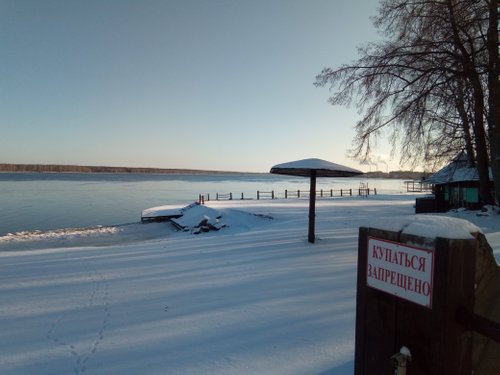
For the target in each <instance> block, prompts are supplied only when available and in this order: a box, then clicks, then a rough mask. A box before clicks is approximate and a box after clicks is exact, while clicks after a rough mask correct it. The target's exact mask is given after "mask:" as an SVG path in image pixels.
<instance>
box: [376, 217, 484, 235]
mask: <svg viewBox="0 0 500 375" xmlns="http://www.w3.org/2000/svg"><path fill="white" fill-rule="evenodd" d="M370 227H371V228H377V229H381V230H387V231H391V232H401V233H404V234H411V235H414V236H419V237H425V238H437V237H441V238H450V239H471V238H474V236H473V233H478V232H479V233H482V231H481V229H479V228H478V227H477V226H476V225H474V224H472V223H471V222H470V221H467V220H464V219H459V218H453V217H448V216H436V215H409V216H396V217H387V218H377V219H376V221H373V223H372V225H370Z"/></svg>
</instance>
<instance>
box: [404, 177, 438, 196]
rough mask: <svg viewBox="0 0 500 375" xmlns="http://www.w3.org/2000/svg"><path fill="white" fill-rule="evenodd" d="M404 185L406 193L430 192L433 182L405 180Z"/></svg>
mask: <svg viewBox="0 0 500 375" xmlns="http://www.w3.org/2000/svg"><path fill="white" fill-rule="evenodd" d="M405 185H406V192H407V193H424V192H428V193H431V192H432V189H433V188H434V185H433V184H429V183H427V182H423V181H415V180H410V181H405Z"/></svg>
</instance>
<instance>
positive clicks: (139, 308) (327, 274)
mask: <svg viewBox="0 0 500 375" xmlns="http://www.w3.org/2000/svg"><path fill="white" fill-rule="evenodd" d="M414 202H415V196H413V195H397V196H396V195H394V196H381V195H379V196H372V197H368V198H363V197H352V198H351V197H349V198H347V197H345V198H336V199H325V200H319V201H318V202H317V207H316V209H317V219H316V234H317V237H318V239H317V241H316V243H315V244H310V243H308V242H307V221H308V218H307V207H308V201H307V200H290V199H288V200H274V201H270V200H268V201H262V200H261V201H226V202H210V203H209V205H208V207H209V208H211V209H213V210H206V209H205V210H204V211H203V215H204V216H210V215H213V214H216V215H220V219H218V222H219V223H220V224H221V225H226V227H224V228H222V229H221V230H219V231H210V232H206V233H205V232H202V233H200V234H197V235H195V234H192V233H191V231H189V230H187V231H183V232H182V231H179V232H175V231H174V230H173V229H172V227H171V225H170V224H168V223H152V224H144V225H142V226H140V227H139V228H134V229H133V231H134V233H135V234H136V235H137V234H139V235H140V232H141V228H144V231H147V232H148V233H150V232H151V231H155V232H157V233H158V232H159V233H164V237H163V238H159V239H158V238H157V239H154V240H151V239H149V240H143V241H141V242H128V243H121V244H120V243H118V244H114V245H112V246H88V236H86V237H85V239H87V242H85V243H86V244H87V245H86V247H82V246H74V245H75V244H78V236H77V238H76V240H75V238H74V237H73V238H71V241H70V242H69V243H70V244H71V245H72V246H73V247H61V244H58V243H57V241H58V237H57V235H55V236H43V235H42V236H40V237H39V238H29V239H26V238H25V237H22V236H19V237H18V238H15V236H11V237H13V238H10V239H9V243H10V244H12V246H13V247H12V248H19V247H16V246H15V245H16V243H18V242H22V241H27V240H29V241H31V246H28V247H24V250H11V251H2V252H0V266H1V270H2V272H1V273H0V295H1V300H2V301H1V304H0V332H1V341H0V343H1V344H0V369H1V370H0V373H2V374H83V373H85V374H218V375H220V374H322V375H326V374H329V375H344V374H352V373H353V356H354V322H355V293H356V262H357V240H358V228H359V227H360V226H376V225H377V222H380V223H382V222H384V223H386V224H385V225H387V222H390V220H391V218H394V217H396V216H398V217H399V216H400V215H413V213H414V208H413V205H414ZM145 208H146V207H145ZM447 216H454V217H459V218H464V219H467V220H469V221H471V222H473V223H474V224H475V225H476V226H478V227H479V228H481V229H482V230H483V232H484V233H485V234H486V236H487V238H488V240H489V242H490V244H491V245H492V247H493V248H494V251H495V255H496V257H497V259H499V258H500V215H498V214H497V213H496V212H490V213H489V214H485V215H480V216H477V213H476V212H468V211H458V212H453V213H449V214H447ZM210 219H213V218H210ZM196 220H198V219H195V220H194V221H193V223H194V222H195V221H196ZM397 220H400V219H397ZM184 224H188V223H186V222H184ZM123 231H125V232H126V229H123V228H121V229H119V230H116V231H115V230H102V231H99V230H97V231H95V233H91V234H89V236H90V237H91V238H93V237H92V236H94V237H96V240H95V243H101V242H100V241H99V239H98V238H100V237H103V236H104V237H105V236H117V237H120V236H121V235H124V236H127V233H122V232H123ZM68 236H69V237H71V233H69V234H68V233H66V234H65V235H64V236H62V235H61V236H59V240H60V241H63V243H67V241H68ZM147 237H148V238H151V237H150V236H149V234H148V236H147ZM4 240H5V241H7V240H6V239H4ZM64 241H66V242H64ZM116 242H120V241H116ZM33 244H35V245H33ZM47 244H49V245H50V246H47ZM47 247H49V248H47Z"/></svg>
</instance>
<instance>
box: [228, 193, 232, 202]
mask: <svg viewBox="0 0 500 375" xmlns="http://www.w3.org/2000/svg"><path fill="white" fill-rule="evenodd" d="M229 200H230V201H232V200H233V193H229Z"/></svg>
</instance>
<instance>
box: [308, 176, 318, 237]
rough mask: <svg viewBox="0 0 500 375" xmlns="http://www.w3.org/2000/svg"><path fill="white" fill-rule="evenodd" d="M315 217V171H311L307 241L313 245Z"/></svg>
mask: <svg viewBox="0 0 500 375" xmlns="http://www.w3.org/2000/svg"><path fill="white" fill-rule="evenodd" d="M315 217H316V171H315V170H312V171H311V184H310V189H309V234H308V240H309V242H310V243H314V237H315V235H314V222H315Z"/></svg>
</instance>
